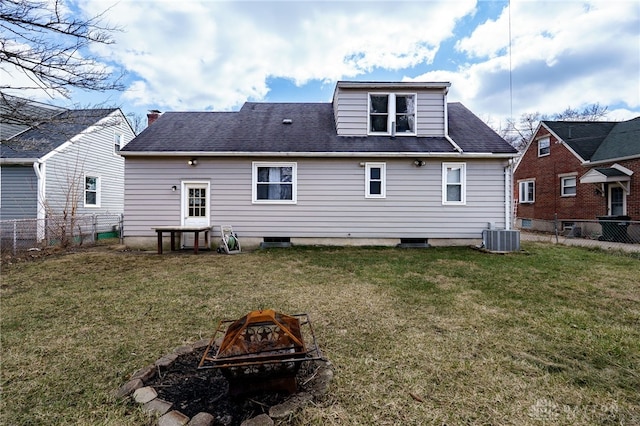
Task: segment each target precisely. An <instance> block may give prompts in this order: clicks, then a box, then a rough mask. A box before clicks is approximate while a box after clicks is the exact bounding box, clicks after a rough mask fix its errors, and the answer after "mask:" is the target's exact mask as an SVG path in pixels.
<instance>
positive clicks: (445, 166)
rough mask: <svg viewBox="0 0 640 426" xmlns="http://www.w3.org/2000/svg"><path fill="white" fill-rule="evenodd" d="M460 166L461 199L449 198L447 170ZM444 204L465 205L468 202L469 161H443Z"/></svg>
mask: <svg viewBox="0 0 640 426" xmlns="http://www.w3.org/2000/svg"><path fill="white" fill-rule="evenodd" d="M458 167H459V168H460V201H448V200H447V186H448V182H447V170H448V169H450V168H458ZM442 204H443V205H448V206H463V205H466V204H467V163H442Z"/></svg>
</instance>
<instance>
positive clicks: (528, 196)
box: [518, 180, 536, 203]
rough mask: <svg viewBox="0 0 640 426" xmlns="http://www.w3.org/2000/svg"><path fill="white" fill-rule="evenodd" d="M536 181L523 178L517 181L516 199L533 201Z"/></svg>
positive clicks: (523, 201)
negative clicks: (523, 179)
mask: <svg viewBox="0 0 640 426" xmlns="http://www.w3.org/2000/svg"><path fill="white" fill-rule="evenodd" d="M535 194H536V183H535V181H533V180H525V181H522V182H520V183H518V200H519V201H520V202H521V203H533V202H535V198H536V197H535Z"/></svg>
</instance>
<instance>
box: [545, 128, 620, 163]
mask: <svg viewBox="0 0 640 426" xmlns="http://www.w3.org/2000/svg"><path fill="white" fill-rule="evenodd" d="M542 123H543V124H544V125H545V126H547V128H549V129H550V130H551V131H552V132H553V133H555V134H556V135H557V136H558V137H560V139H562V140H563V141H564V142H565V143H566V144H567V145H569V146H570V147H571V149H573V150H574V151H575V152H576V153H577V154H578V155H579V156H580V157H582V158H583V159H584V160H591V157H592V156H593V154H594V153H595V152H596V150H597V149H598V147H599V146H600V144H601V143H602V141H603V140H604V139H605V138H606V137H607V135H608V134H609V132H610V131H611V129H613V127H614V126H615V125H616V122H614V121H590V122H586V121H543V122H542Z"/></svg>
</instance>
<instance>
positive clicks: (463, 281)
mask: <svg viewBox="0 0 640 426" xmlns="http://www.w3.org/2000/svg"><path fill="white" fill-rule="evenodd" d="M524 249H525V251H524V252H522V253H517V254H509V255H493V254H487V253H483V252H481V251H477V250H473V249H471V248H466V247H464V248H430V249H419V250H403V249H394V248H302V247H300V248H293V249H280V250H265V251H255V252H252V253H243V254H240V255H234V256H227V255H219V254H215V253H202V254H200V255H197V256H194V255H193V254H186V253H180V254H165V255H157V254H155V253H149V252H147V253H140V252H127V251H124V252H121V251H117V250H112V249H109V248H105V247H99V248H95V249H91V250H88V251H83V252H78V253H72V254H67V255H60V256H51V257H48V258H45V259H41V260H36V261H31V262H17V263H13V264H10V265H6V264H5V265H3V269H2V286H1V293H0V296H1V299H0V303H1V306H0V307H1V310H0V315H1V330H0V332H1V343H2V352H1V354H2V366H1V369H2V370H1V379H2V380H1V385H2V395H1V398H0V424H6V425H37V424H42V425H51V424H56V425H62V424H74V425H141V424H153V420H152V419H150V418H149V417H148V416H147V415H146V414H145V413H143V412H142V410H140V409H139V407H137V406H136V405H135V404H132V403H127V402H126V401H117V400H115V399H114V398H113V397H112V391H113V390H115V389H117V388H118V387H119V386H120V385H122V384H123V383H124V382H126V381H127V379H128V377H129V375H130V374H131V373H133V372H134V371H136V370H138V369H139V368H141V367H143V366H146V365H148V364H150V363H153V362H154V361H155V360H156V359H158V358H159V357H161V356H162V355H164V354H166V353H168V352H170V351H171V350H172V349H173V348H175V347H177V346H180V345H183V344H185V343H191V342H194V341H197V340H200V339H202V338H208V337H210V335H211V334H212V333H213V331H214V328H215V326H216V325H217V323H218V321H219V320H220V319H221V318H239V317H241V316H242V315H244V314H246V313H247V312H249V311H251V310H254V309H258V308H273V309H276V310H278V311H281V312H284V313H301V312H306V313H309V315H310V316H311V319H312V321H313V325H314V329H315V332H316V337H317V339H318V343H319V345H320V346H321V349H322V350H323V352H324V354H325V355H326V357H327V358H328V359H329V360H330V361H331V362H332V364H333V366H334V369H335V376H334V380H333V382H332V383H331V387H330V391H329V394H328V395H327V396H326V398H325V399H324V400H322V401H321V402H320V403H318V404H314V405H310V406H307V407H306V408H305V409H304V410H302V411H301V412H299V413H298V414H297V415H296V418H295V419H294V421H293V424H299V425H308V424H316V425H326V424H329V425H330V424H340V425H372V424H376V425H384V424H388V425H418V424H427V425H428V424H437V425H442V424H448V425H459V424H469V425H471V424H483V425H488V424H495V425H504V424H513V425H543V424H545V425H549V424H558V425H565V424H584V425H592V424H598V425H632V424H640V392H639V389H640V260H639V259H638V257H637V256H632V255H621V254H612V253H607V252H603V251H598V250H587V249H583V248H570V247H564V246H552V245H543V244H534V243H530V244H525V245H524Z"/></svg>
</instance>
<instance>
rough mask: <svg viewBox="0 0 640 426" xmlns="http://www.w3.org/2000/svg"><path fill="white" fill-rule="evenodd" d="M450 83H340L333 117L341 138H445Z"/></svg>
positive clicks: (334, 103)
mask: <svg viewBox="0 0 640 426" xmlns="http://www.w3.org/2000/svg"><path fill="white" fill-rule="evenodd" d="M449 86H451V83H448V82H406V83H379V82H352V81H339V82H338V84H337V85H336V89H335V92H334V94H333V114H334V119H335V122H336V129H337V132H338V135H339V136H394V137H395V136H397V137H401V136H420V137H442V136H445V134H446V131H447V126H446V117H447V111H446V108H447V92H448V91H449Z"/></svg>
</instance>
